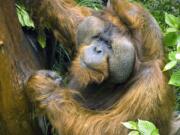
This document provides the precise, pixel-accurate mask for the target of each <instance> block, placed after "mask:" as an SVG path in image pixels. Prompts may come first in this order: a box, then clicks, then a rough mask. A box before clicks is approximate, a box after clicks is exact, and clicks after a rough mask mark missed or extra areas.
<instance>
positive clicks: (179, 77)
mask: <svg viewBox="0 0 180 135" xmlns="http://www.w3.org/2000/svg"><path fill="white" fill-rule="evenodd" d="M169 84H171V85H175V86H180V70H178V71H176V72H173V74H172V75H171V78H170V80H169Z"/></svg>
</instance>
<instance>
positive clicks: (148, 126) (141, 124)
mask: <svg viewBox="0 0 180 135" xmlns="http://www.w3.org/2000/svg"><path fill="white" fill-rule="evenodd" d="M122 124H123V125H124V126H125V127H126V128H127V129H129V130H130V132H129V134H128V135H159V131H158V129H157V128H156V126H155V125H154V124H153V123H151V122H149V121H144V120H138V122H134V121H128V122H123V123H122Z"/></svg>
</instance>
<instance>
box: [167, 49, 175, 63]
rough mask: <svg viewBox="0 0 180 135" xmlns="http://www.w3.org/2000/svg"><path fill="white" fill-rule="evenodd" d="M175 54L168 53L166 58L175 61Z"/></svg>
mask: <svg viewBox="0 0 180 135" xmlns="http://www.w3.org/2000/svg"><path fill="white" fill-rule="evenodd" d="M176 53H177V52H173V51H172V52H170V53H169V54H168V58H169V60H171V61H172V60H176Z"/></svg>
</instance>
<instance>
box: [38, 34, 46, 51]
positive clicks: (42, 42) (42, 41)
mask: <svg viewBox="0 0 180 135" xmlns="http://www.w3.org/2000/svg"><path fill="white" fill-rule="evenodd" d="M38 43H39V44H40V46H41V47H42V48H45V47H46V34H45V33H44V32H40V33H38Z"/></svg>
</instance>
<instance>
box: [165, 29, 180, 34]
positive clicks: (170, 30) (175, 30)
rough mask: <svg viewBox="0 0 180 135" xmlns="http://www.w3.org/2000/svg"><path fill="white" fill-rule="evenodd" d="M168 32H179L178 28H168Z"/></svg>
mask: <svg viewBox="0 0 180 135" xmlns="http://www.w3.org/2000/svg"><path fill="white" fill-rule="evenodd" d="M166 32H167V33H169V32H178V29H177V28H167V29H166Z"/></svg>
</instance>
